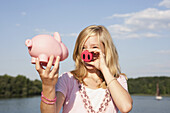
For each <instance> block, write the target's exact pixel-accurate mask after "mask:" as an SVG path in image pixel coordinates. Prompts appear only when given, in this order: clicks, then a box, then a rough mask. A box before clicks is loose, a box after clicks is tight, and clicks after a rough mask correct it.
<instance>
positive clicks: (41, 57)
mask: <svg viewBox="0 0 170 113" xmlns="http://www.w3.org/2000/svg"><path fill="white" fill-rule="evenodd" d="M38 58H39V60H40V63H41V64H42V65H44V66H47V63H48V57H47V55H45V54H40V55H39V56H38Z"/></svg>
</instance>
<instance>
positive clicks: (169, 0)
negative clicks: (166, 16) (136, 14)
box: [158, 0, 170, 8]
mask: <svg viewBox="0 0 170 113" xmlns="http://www.w3.org/2000/svg"><path fill="white" fill-rule="evenodd" d="M158 6H164V7H166V8H170V0H163V1H162V2H160V3H159V4H158Z"/></svg>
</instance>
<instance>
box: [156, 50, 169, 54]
mask: <svg viewBox="0 0 170 113" xmlns="http://www.w3.org/2000/svg"><path fill="white" fill-rule="evenodd" d="M157 53H160V54H170V50H160V51H158V52H157Z"/></svg>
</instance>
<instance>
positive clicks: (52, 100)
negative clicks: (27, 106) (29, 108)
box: [41, 92, 57, 105]
mask: <svg viewBox="0 0 170 113" xmlns="http://www.w3.org/2000/svg"><path fill="white" fill-rule="evenodd" d="M44 99H45V100H46V101H49V102H46V101H45V100H44ZM41 100H42V102H44V103H45V104H50V105H52V104H55V102H56V100H57V97H55V98H54V99H48V98H46V97H45V96H44V95H43V92H41Z"/></svg>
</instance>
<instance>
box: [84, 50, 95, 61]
mask: <svg viewBox="0 0 170 113" xmlns="http://www.w3.org/2000/svg"><path fill="white" fill-rule="evenodd" d="M81 58H82V60H83V61H85V62H90V61H91V60H92V59H93V53H91V52H88V50H85V51H84V52H82V54H81Z"/></svg>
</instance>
